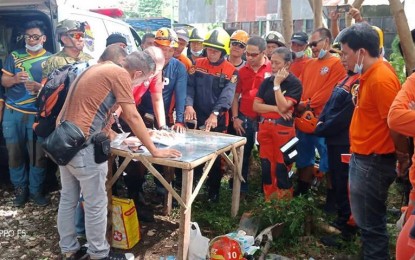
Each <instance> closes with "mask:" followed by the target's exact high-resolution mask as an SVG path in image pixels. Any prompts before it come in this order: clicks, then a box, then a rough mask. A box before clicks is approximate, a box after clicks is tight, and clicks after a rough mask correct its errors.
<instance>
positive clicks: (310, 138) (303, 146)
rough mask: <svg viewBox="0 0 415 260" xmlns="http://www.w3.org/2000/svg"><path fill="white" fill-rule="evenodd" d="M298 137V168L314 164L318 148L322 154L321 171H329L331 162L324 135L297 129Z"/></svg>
mask: <svg viewBox="0 0 415 260" xmlns="http://www.w3.org/2000/svg"><path fill="white" fill-rule="evenodd" d="M296 134H297V138H298V139H299V141H298V144H297V152H298V155H297V159H296V165H297V168H300V169H301V168H305V167H308V166H313V165H314V163H315V158H316V148H317V150H318V153H319V155H320V163H319V169H320V171H321V172H324V173H326V172H328V171H329V162H328V155H327V146H326V141H325V138H324V137H318V136H316V135H310V134H306V133H303V132H301V131H299V130H297V131H296Z"/></svg>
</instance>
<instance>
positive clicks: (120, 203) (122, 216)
mask: <svg viewBox="0 0 415 260" xmlns="http://www.w3.org/2000/svg"><path fill="white" fill-rule="evenodd" d="M140 238H141V237H140V225H139V223H138V218H137V210H136V208H135V205H134V201H133V200H131V199H122V198H117V197H112V241H111V246H112V247H115V248H120V249H130V248H132V247H133V246H135V244H137V243H138V241H140Z"/></svg>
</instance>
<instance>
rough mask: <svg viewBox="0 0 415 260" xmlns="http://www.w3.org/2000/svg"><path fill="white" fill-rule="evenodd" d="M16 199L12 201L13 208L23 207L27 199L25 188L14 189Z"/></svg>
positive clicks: (27, 193)
mask: <svg viewBox="0 0 415 260" xmlns="http://www.w3.org/2000/svg"><path fill="white" fill-rule="evenodd" d="M14 192H15V194H16V198H15V199H14V201H13V206H15V207H23V206H24V204H26V202H27V201H28V199H29V191H28V189H27V188H26V187H16V189H15V191H14Z"/></svg>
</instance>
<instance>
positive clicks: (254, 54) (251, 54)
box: [246, 52, 261, 58]
mask: <svg viewBox="0 0 415 260" xmlns="http://www.w3.org/2000/svg"><path fill="white" fill-rule="evenodd" d="M259 54H261V53H260V52H258V53H251V52H246V56H247V57H249V56H251V57H252V58H256V57H258V55H259Z"/></svg>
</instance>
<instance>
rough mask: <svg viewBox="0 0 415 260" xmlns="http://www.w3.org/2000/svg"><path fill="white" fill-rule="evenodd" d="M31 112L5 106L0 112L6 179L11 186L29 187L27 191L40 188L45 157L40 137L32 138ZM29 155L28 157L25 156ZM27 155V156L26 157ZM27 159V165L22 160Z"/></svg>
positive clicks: (37, 191) (35, 191)
mask: <svg viewBox="0 0 415 260" xmlns="http://www.w3.org/2000/svg"><path fill="white" fill-rule="evenodd" d="M34 120H35V115H30V114H24V113H22V112H19V111H16V110H13V109H8V108H7V109H6V110H5V111H4V116H3V135H4V139H5V140H6V146H7V152H8V155H9V171H10V180H11V182H12V183H13V185H14V187H15V188H18V187H19V188H24V189H26V188H27V187H29V191H30V193H31V194H36V193H39V192H42V188H43V187H42V186H43V182H44V181H45V176H46V157H45V153H44V151H43V149H42V147H41V143H42V141H43V139H42V138H40V137H37V140H36V143H34V142H33V139H34V135H35V134H34V132H33V129H32V126H33V122H34ZM27 157H29V158H27ZM28 159H29V160H28ZM28 161H29V164H30V165H29V166H27V165H26V162H28Z"/></svg>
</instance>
